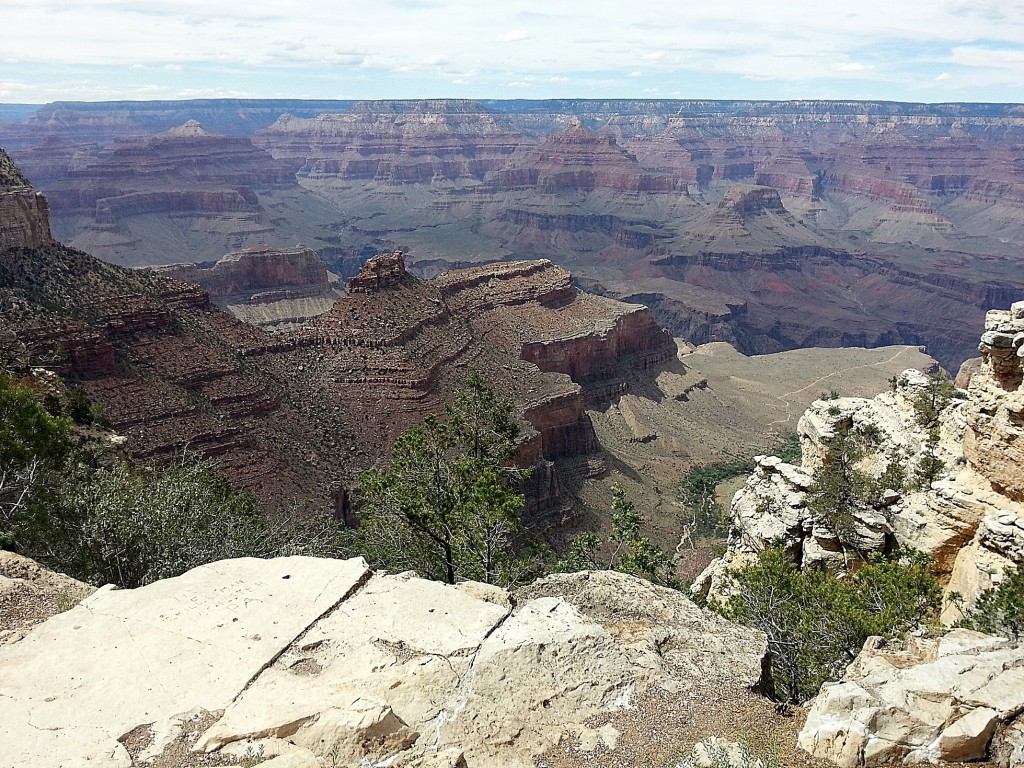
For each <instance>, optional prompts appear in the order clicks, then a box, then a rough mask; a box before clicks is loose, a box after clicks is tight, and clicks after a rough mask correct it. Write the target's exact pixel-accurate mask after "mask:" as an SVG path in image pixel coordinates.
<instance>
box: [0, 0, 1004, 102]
mask: <svg viewBox="0 0 1024 768" xmlns="http://www.w3.org/2000/svg"><path fill="white" fill-rule="evenodd" d="M2 5H3V14H2V19H3V21H2V26H0V102H3V103H25V104H40V103H46V102H50V101H57V100H76V101H101V100H111V99H186V98H316V99H387V98H438V97H452V98H456V97H458V98H490V99H502V98H509V99H512V98H525V99H543V98H636V99H662V98H663V99H866V100H894V101H920V102H942V101H992V102H1024V2H1022V0H927V1H923V0H845V1H844V2H835V1H834V0H813V1H812V0H699V2H695V1H694V0H631V2H611V1H610V0H335V1H334V2H330V0H291V1H290V2H284V1H282V0H2Z"/></svg>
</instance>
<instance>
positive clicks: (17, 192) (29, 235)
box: [0, 152, 53, 251]
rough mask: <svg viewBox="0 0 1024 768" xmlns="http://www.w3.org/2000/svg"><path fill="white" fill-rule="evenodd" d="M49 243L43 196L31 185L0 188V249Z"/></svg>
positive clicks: (46, 205) (50, 239)
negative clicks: (33, 189)
mask: <svg viewBox="0 0 1024 768" xmlns="http://www.w3.org/2000/svg"><path fill="white" fill-rule="evenodd" d="M0 154H2V152H0ZM52 242H53V237H52V235H51V234H50V209H49V205H48V204H47V202H46V198H45V197H43V196H42V194H40V193H39V192H34V191H32V188H31V187H23V188H16V187H15V188H7V189H4V188H0V251H5V250H7V249H8V248H39V247H40V246H43V245H47V244H48V243H52Z"/></svg>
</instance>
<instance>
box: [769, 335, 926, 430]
mask: <svg viewBox="0 0 1024 768" xmlns="http://www.w3.org/2000/svg"><path fill="white" fill-rule="evenodd" d="M911 350H913V351H915V352H916V351H918V348H917V347H914V346H905V347H903V348H902V349H900V350H899V351H898V352H896V353H894V354H893V355H892V356H890V357H889V358H888V359H886V360H879V361H878V362H876V363H864V364H862V365H852V366H850V367H849V368H840V369H839V370H837V371H832V373H828V374H825V375H824V376H821V377H819V378H817V379H815V380H814V381H812V382H811V383H810V384H807V385H806V386H803V387H800V389H794V390H793V391H791V392H785V393H783V394H781V395H776V396H775V398H776V399H777V400H780V401H782V402H783V403H785V405H784V406H781V407H783V408H785V409H786V418H785V419H776V420H775V421H771V422H769V423H768V426H769V427H771V426H774V425H776V424H789V423H790V422H791V421H792V420H793V412H792V411H791V410H790V408H792V406H793V403H792V400H791V399H790V398H791V397H792V396H793V395H799V394H800V393H801V392H806V391H807V390H808V389H811V388H813V387H816V386H818V385H820V384H821V382H823V381H827V380H828V379H831V378H832V377H834V376H839V375H841V374H845V373H849V372H850V371H855V370H857V369H859V368H877V367H878V366H880V365H889V364H890V363H892V362H893V361H894V360H896V358H898V357H899V356H900V355H903V354H905V353H906V352H909V351H911ZM776 407H780V406H776Z"/></svg>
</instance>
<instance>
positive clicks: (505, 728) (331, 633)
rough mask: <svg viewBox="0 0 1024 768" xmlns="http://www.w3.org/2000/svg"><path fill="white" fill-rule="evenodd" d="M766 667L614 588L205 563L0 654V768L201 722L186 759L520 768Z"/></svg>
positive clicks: (624, 588)
mask: <svg viewBox="0 0 1024 768" xmlns="http://www.w3.org/2000/svg"><path fill="white" fill-rule="evenodd" d="M765 651H766V648H765V642H764V638H763V636H761V635H759V634H758V633H755V632H753V631H750V630H747V629H744V628H740V627H736V626H733V625H730V624H729V623H727V622H725V621H724V620H723V619H721V618H720V617H717V616H713V615H710V614H707V613H705V612H703V611H702V610H701V609H699V608H698V607H697V606H695V605H694V604H693V603H691V602H690V601H689V600H687V599H686V598H685V597H684V596H683V595H681V594H680V593H678V592H675V591H673V590H668V589H664V588H661V587H656V586H654V585H651V584H649V583H647V582H645V581H643V580H641V579H636V578H634V577H631V576H627V575H624V574H619V573H608V572H594V573H582V574H567V575H561V576H554V577H550V578H548V579H545V580H542V581H540V582H538V583H537V584H535V585H533V586H531V587H529V588H526V589H524V590H522V591H520V592H518V593H515V594H510V593H508V592H506V591H505V590H502V589H498V588H496V587H491V586H488V585H483V584H475V583H465V584H460V585H457V586H447V585H443V584H439V583H436V582H429V581H425V580H423V579H419V578H417V577H415V576H411V575H409V574H401V575H384V574H375V573H372V572H371V571H369V570H368V569H367V567H366V565H365V563H364V562H363V561H362V560H361V559H356V560H349V561H333V560H317V559H312V558H283V559H278V560H269V561H260V560H236V561H224V562H221V563H214V564H211V565H208V566H203V567H202V568H198V569H196V570H194V571H191V572H189V573H187V574H185V575H183V576H181V577H178V578H176V579H169V580H167V581H165V582H158V583H156V584H153V585H150V586H148V587H145V588H142V589H139V590H131V591H123V592H122V591H116V590H111V589H106V590H101V591H99V592H98V593H96V594H95V595H93V596H92V597H90V598H89V599H88V600H87V601H86V602H85V603H83V604H82V605H81V606H79V607H78V608H76V609H73V610H72V611H69V612H68V613H65V614H62V615H60V616H57V617H54V618H53V619H50V620H49V621H47V622H45V623H43V624H42V625H40V626H39V627H37V628H36V629H35V630H33V631H32V632H31V633H30V634H29V635H28V636H26V637H25V638H24V639H23V640H20V641H18V642H15V643H13V644H11V645H9V646H6V647H2V648H0V743H3V744H5V746H7V749H6V750H5V753H4V754H3V755H2V756H0V765H2V766H4V767H5V768H6V766H7V765H10V766H12V767H13V766H15V765H17V766H23V765H32V766H38V767H40V768H46V767H47V766H54V767H56V766H69V765H75V766H103V767H104V768H107V766H110V767H111V768H114V767H115V766H116V767H117V768H121V767H122V766H123V767H127V766H131V765H133V764H139V763H138V760H139V759H147V758H151V757H154V756H158V755H160V754H161V751H162V750H163V749H164V747H166V745H168V744H170V743H171V742H173V741H174V740H176V739H177V740H178V743H180V739H181V737H182V735H183V733H184V731H185V730H189V731H190V732H191V730H193V729H194V726H192V725H183V724H187V723H193V724H194V723H195V722H196V718H197V717H198V716H199V715H197V714H196V713H203V714H202V716H203V717H205V718H209V717H210V715H209V714H206V713H212V719H208V720H204V723H205V724H204V725H203V726H202V728H201V730H200V731H199V732H196V734H195V735H194V736H192V737H191V738H190V739H189V742H188V746H189V748H191V749H192V750H193V752H194V753H196V758H197V759H198V758H199V757H201V754H202V753H215V754H222V755H224V756H232V757H231V758H229V759H235V760H240V759H241V758H242V757H243V756H244V755H245V754H246V752H247V751H249V750H251V751H250V754H252V753H253V752H255V751H256V750H261V749H262V753H263V754H264V755H265V756H266V757H268V758H273V760H272V761H271V762H269V763H267V764H268V765H269V764H273V765H281V766H286V765H287V766H293V767H295V768H298V767H301V766H308V767H309V768H313V767H314V766H317V765H319V764H320V763H319V762H318V761H320V760H334V761H335V762H336V764H339V765H357V764H361V763H362V762H364V761H371V762H372V763H373V764H376V763H378V762H380V761H385V762H386V764H388V765H393V766H410V767H411V766H421V767H422V768H426V767H427V766H460V765H465V766H472V767H474V768H476V767H478V766H523V768H526V767H527V766H530V765H532V762H533V758H534V757H535V756H536V755H539V754H541V753H542V752H543V751H544V750H546V749H548V748H550V747H551V746H552V745H555V744H557V743H558V742H559V740H560V739H561V738H562V737H563V735H564V734H565V733H567V732H568V733H574V734H576V735H577V736H583V735H585V732H586V731H587V728H586V726H585V721H586V720H587V719H588V718H589V717H591V716H593V715H596V714H598V713H601V712H610V711H615V710H616V709H622V708H628V707H629V706H631V703H632V701H633V700H634V699H635V698H636V697H637V696H640V695H642V694H643V693H644V692H645V691H647V690H651V689H658V690H661V691H664V692H667V693H669V694H675V693H678V692H682V691H685V690H686V689H688V688H691V687H692V686H694V685H695V684H697V683H701V684H703V683H706V682H707V680H708V679H709V678H714V679H715V680H717V681H720V683H721V685H722V686H723V689H724V688H730V689H733V690H740V689H749V688H756V687H758V686H760V685H761V684H762V683H763V679H762V670H763V665H764V661H765ZM140 733H146V734H147V739H148V743H142V744H141V745H140V744H139V743H138V742H139V739H138V735H139V734H140ZM603 741H604V742H605V743H609V744H614V741H615V740H614V738H604V739H603ZM143 742H146V739H143ZM129 746H131V747H132V749H131V751H130V750H129V749H128V747H129ZM133 758H135V759H136V762H135V763H133ZM8 761H9V762H8Z"/></svg>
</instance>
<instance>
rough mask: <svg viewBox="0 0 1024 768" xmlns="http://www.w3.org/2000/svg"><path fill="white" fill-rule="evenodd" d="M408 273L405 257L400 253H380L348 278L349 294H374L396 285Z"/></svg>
mask: <svg viewBox="0 0 1024 768" xmlns="http://www.w3.org/2000/svg"><path fill="white" fill-rule="evenodd" d="M407 274H408V273H407V272H406V269H405V256H404V255H403V254H402V252H401V251H395V252H394V253H382V254H379V255H377V256H374V257H372V258H371V259H370V260H369V261H367V262H366V264H364V265H363V267H362V268H361V269H360V270H359V272H358V273H357V274H356V275H355V276H353V277H350V278H349V281H348V292H349V293H376V292H377V291H380V290H384V289H385V288H389V287H391V286H395V285H398V284H399V283H400V282H401V281H402V278H404V277H405V276H406V275H407Z"/></svg>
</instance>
